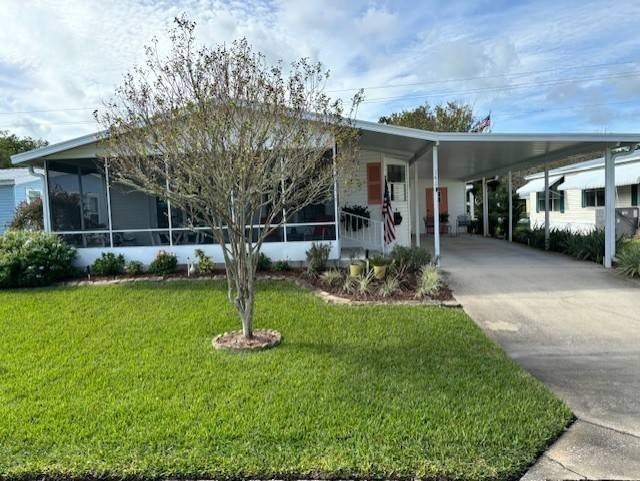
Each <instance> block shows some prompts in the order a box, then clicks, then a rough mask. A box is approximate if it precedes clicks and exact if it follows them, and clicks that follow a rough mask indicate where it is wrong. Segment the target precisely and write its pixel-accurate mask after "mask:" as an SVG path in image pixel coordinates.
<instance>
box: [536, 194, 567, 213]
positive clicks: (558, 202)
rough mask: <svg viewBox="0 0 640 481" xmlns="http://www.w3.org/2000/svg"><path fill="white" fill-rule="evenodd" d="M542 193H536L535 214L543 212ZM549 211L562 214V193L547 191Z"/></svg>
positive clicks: (543, 200) (543, 199)
mask: <svg viewBox="0 0 640 481" xmlns="http://www.w3.org/2000/svg"><path fill="white" fill-rule="evenodd" d="M544 197H545V196H544V192H538V193H537V209H536V210H537V212H544V211H545V198H544ZM549 208H550V209H549V211H550V212H564V191H563V190H556V189H549Z"/></svg>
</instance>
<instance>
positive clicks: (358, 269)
mask: <svg viewBox="0 0 640 481" xmlns="http://www.w3.org/2000/svg"><path fill="white" fill-rule="evenodd" d="M364 265H365V264H364V261H361V260H360V259H351V262H349V275H350V276H351V277H359V276H361V275H362V271H364Z"/></svg>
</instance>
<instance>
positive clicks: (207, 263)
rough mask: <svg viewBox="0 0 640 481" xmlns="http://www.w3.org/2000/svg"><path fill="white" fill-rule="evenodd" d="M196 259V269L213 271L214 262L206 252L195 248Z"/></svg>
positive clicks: (203, 271) (204, 271)
mask: <svg viewBox="0 0 640 481" xmlns="http://www.w3.org/2000/svg"><path fill="white" fill-rule="evenodd" d="M195 255H196V260H197V261H198V270H199V271H200V272H202V273H206V272H209V273H211V272H213V268H214V264H213V261H212V260H211V257H209V256H208V255H207V254H205V253H204V251H203V250H202V249H196V250H195Z"/></svg>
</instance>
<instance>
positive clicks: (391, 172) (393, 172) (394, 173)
mask: <svg viewBox="0 0 640 481" xmlns="http://www.w3.org/2000/svg"><path fill="white" fill-rule="evenodd" d="M405 171H406V168H405V166H404V165H394V164H389V165H387V181H388V182H394V183H395V182H402V183H404V181H405Z"/></svg>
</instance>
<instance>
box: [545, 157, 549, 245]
mask: <svg viewBox="0 0 640 481" xmlns="http://www.w3.org/2000/svg"><path fill="white" fill-rule="evenodd" d="M550 204H551V202H550V199H549V167H548V166H547V163H546V162H545V163H544V248H545V249H546V250H549V247H550V245H549V234H550V232H549V209H550Z"/></svg>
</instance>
